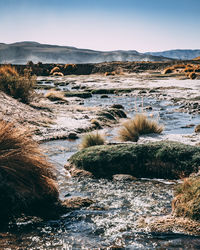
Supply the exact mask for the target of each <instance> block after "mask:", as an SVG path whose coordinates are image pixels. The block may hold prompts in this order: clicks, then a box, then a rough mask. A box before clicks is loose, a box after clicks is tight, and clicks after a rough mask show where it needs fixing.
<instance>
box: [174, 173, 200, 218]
mask: <svg viewBox="0 0 200 250" xmlns="http://www.w3.org/2000/svg"><path fill="white" fill-rule="evenodd" d="M175 195H176V197H175V198H174V200H173V202H172V208H173V211H174V212H175V214H176V215H177V216H183V217H189V218H191V219H194V220H199V221H200V176H198V177H193V178H188V179H185V180H184V182H183V184H181V185H179V186H178V187H177V189H176V192H175Z"/></svg>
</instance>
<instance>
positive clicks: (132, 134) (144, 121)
mask: <svg viewBox="0 0 200 250" xmlns="http://www.w3.org/2000/svg"><path fill="white" fill-rule="evenodd" d="M162 131H163V126H162V125H159V124H158V123H157V122H156V121H153V120H150V119H148V118H147V116H146V115H144V114H137V115H136V116H135V117H134V118H133V119H132V120H128V121H126V122H124V124H123V127H122V128H121V129H120V130H119V139H120V140H122V141H134V142H136V141H138V139H139V136H140V135H144V134H151V133H156V134H160V133H162Z"/></svg>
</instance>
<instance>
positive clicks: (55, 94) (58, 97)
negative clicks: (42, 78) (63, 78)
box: [45, 90, 67, 102]
mask: <svg viewBox="0 0 200 250" xmlns="http://www.w3.org/2000/svg"><path fill="white" fill-rule="evenodd" d="M45 97H46V98H48V99H49V100H50V101H66V102H67V100H66V99H65V97H64V94H63V92H61V91H56V90H49V91H48V92H47V93H46V94H45Z"/></svg>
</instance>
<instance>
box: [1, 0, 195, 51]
mask: <svg viewBox="0 0 200 250" xmlns="http://www.w3.org/2000/svg"><path fill="white" fill-rule="evenodd" d="M199 13H200V0H167V1H166V0H70V1H69V0H59V1H57V0H0V42H5V43H12V42H17V41H37V42H41V43H50V44H58V45H67V46H75V47H79V48H89V49H95V50H117V49H124V50H138V51H141V52H144V51H161V50H168V49H200V32H199V26H200V14H199Z"/></svg>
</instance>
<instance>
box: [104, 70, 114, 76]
mask: <svg viewBox="0 0 200 250" xmlns="http://www.w3.org/2000/svg"><path fill="white" fill-rule="evenodd" d="M115 75H116V72H115V71H112V72H105V76H115Z"/></svg>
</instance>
